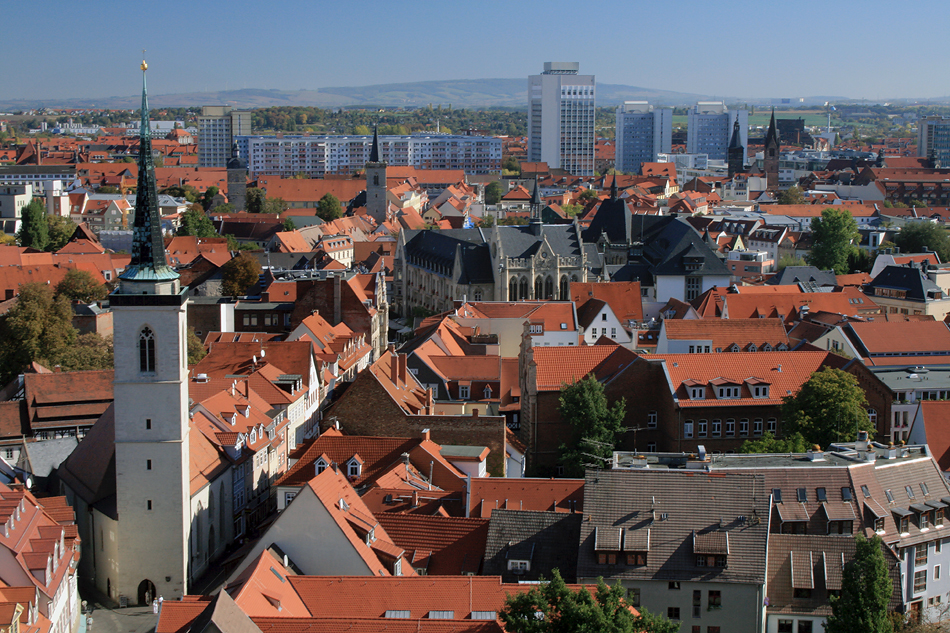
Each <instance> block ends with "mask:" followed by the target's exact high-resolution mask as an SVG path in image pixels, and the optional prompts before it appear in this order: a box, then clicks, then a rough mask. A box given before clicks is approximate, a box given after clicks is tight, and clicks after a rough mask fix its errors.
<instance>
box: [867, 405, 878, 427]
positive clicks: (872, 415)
mask: <svg viewBox="0 0 950 633" xmlns="http://www.w3.org/2000/svg"><path fill="white" fill-rule="evenodd" d="M868 422H870V423H871V425H872V426H874V428H875V429H876V428H877V410H876V409H868Z"/></svg>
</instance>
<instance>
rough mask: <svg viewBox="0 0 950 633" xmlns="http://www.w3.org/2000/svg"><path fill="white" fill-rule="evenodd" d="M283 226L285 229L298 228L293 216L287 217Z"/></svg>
mask: <svg viewBox="0 0 950 633" xmlns="http://www.w3.org/2000/svg"><path fill="white" fill-rule="evenodd" d="M281 228H282V229H283V230H284V231H293V230H296V228H297V225H296V224H294V220H293V218H286V219H285V220H284V223H283V224H282V225H281Z"/></svg>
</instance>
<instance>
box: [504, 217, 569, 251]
mask: <svg viewBox="0 0 950 633" xmlns="http://www.w3.org/2000/svg"><path fill="white" fill-rule="evenodd" d="M496 228H497V231H498V240H499V242H500V243H501V247H502V249H503V251H504V253H505V256H506V257H515V258H523V257H533V256H534V255H535V253H537V252H538V250H539V249H540V248H541V243H542V240H545V241H547V243H548V244H549V245H550V246H551V248H552V249H553V250H554V252H555V253H557V254H558V255H559V256H561V257H569V256H580V255H581V241H580V239H579V236H578V234H577V231H576V230H575V228H574V225H573V224H542V225H541V235H540V236H537V235H535V234H534V232H533V231H534V227H532V226H525V225H520V226H519V225H516V226H499V227H496Z"/></svg>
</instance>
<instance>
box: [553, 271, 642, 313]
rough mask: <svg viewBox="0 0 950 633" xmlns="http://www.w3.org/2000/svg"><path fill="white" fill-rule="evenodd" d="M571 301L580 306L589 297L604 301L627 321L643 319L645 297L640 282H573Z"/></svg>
mask: <svg viewBox="0 0 950 633" xmlns="http://www.w3.org/2000/svg"><path fill="white" fill-rule="evenodd" d="M570 292H571V301H573V302H574V304H575V305H577V306H580V305H581V304H583V303H585V302H586V301H588V300H589V299H599V300H601V301H604V302H605V303H606V304H607V305H609V306H610V309H611V310H613V313H614V314H615V315H616V316H617V318H618V319H620V322H621V323H625V322H626V321H641V320H643V298H642V296H641V293H640V282H639V281H633V282H618V281H613V282H604V283H595V282H589V283H583V282H571V290H570Z"/></svg>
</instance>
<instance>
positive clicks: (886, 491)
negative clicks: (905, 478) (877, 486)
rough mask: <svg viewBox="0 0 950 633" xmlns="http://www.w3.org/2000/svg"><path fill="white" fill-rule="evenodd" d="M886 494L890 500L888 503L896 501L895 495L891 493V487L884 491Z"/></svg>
mask: <svg viewBox="0 0 950 633" xmlns="http://www.w3.org/2000/svg"><path fill="white" fill-rule="evenodd" d="M884 496H885V497H887V502H888V503H894V495H893V494H891V489H890V488H888V489H887V490H885V491H884Z"/></svg>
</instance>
